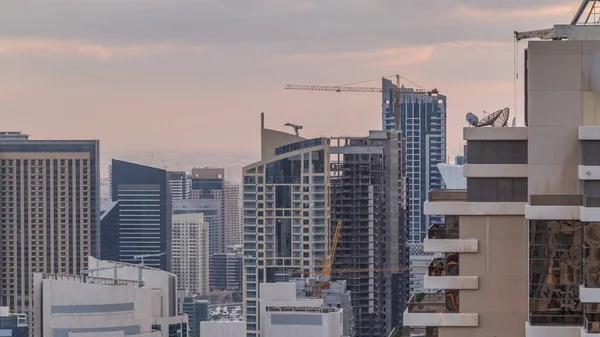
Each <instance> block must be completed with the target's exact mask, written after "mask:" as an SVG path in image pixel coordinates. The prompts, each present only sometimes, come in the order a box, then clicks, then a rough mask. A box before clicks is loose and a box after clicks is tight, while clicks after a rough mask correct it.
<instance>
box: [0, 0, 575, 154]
mask: <svg viewBox="0 0 600 337" xmlns="http://www.w3.org/2000/svg"><path fill="white" fill-rule="evenodd" d="M577 2H578V1H545V2H544V5H545V7H544V8H543V9H540V8H539V5H536V4H535V3H532V2H526V1H521V2H515V1H494V2H492V1H467V0H463V1H458V0H456V1H450V2H445V3H444V6H438V5H439V1H438V2H436V1H433V2H426V3H412V2H411V3H408V2H407V3H404V4H403V2H397V1H394V2H392V1H386V0H381V1H369V2H363V1H358V0H356V1H347V2H345V5H344V6H343V7H340V6H336V5H335V4H327V3H323V2H316V1H295V2H293V3H290V2H283V1H253V2H251V3H249V2H244V3H239V1H228V2H219V3H215V2H212V1H197V2H191V1H178V2H167V1H144V2H139V1H129V2H124V3H119V4H118V5H117V3H116V2H95V1H86V2H70V1H55V2H51V3H49V4H42V3H40V4H36V5H35V6H34V7H35V8H32V7H30V6H28V5H23V4H20V3H19V2H5V3H2V4H1V5H0V31H2V32H3V33H2V34H0V59H1V60H2V63H1V65H0V71H1V72H2V73H3V75H4V76H3V78H2V79H0V88H1V89H2V90H1V93H0V98H1V99H0V109H2V110H3V111H10V112H11V113H13V114H14V118H11V119H9V120H7V121H6V123H5V126H4V127H5V128H6V129H13V130H22V131H24V132H26V133H29V134H33V135H35V136H36V138H37V139H73V138H77V139H90V138H91V139H100V140H101V142H102V144H103V145H102V149H101V151H102V156H103V157H104V158H105V157H106V156H107V154H111V153H114V152H118V151H119V149H120V148H122V146H123V144H127V145H128V147H130V148H131V149H132V150H133V151H137V152H140V151H142V152H144V153H148V155H149V156H150V154H151V153H152V152H160V153H167V152H171V151H172V150H173V149H178V150H180V151H190V150H193V151H198V152H199V153H206V152H208V151H209V148H210V149H212V150H214V151H215V152H218V151H221V152H231V153H234V152H239V153H241V154H240V155H239V156H244V155H246V154H249V155H253V156H254V157H257V156H258V152H257V151H256V150H255V149H256V148H257V145H258V143H259V139H258V137H257V136H256V132H255V130H257V129H258V128H259V125H258V123H257V118H256V117H257V116H258V115H259V113H260V112H261V111H264V112H267V113H268V114H269V115H270V116H272V117H271V120H272V124H273V125H274V127H276V126H277V125H281V127H280V128H281V129H283V124H284V123H286V122H293V123H297V124H302V125H304V126H305V128H304V129H303V130H302V135H303V136H304V137H306V138H315V137H318V136H320V135H324V134H327V135H343V134H353V135H360V134H361V133H364V130H368V129H377V128H378V126H379V122H380V115H379V113H378V111H379V108H380V104H379V97H378V95H376V94H357V93H344V94H335V93H326V92H325V93H315V92H300V91H286V90H284V89H283V87H284V85H285V84H286V83H298V84H304V83H306V84H343V83H348V82H355V81H361V80H367V79H374V78H379V77H381V76H387V75H390V74H391V73H400V74H401V75H403V76H405V77H407V78H409V79H411V80H413V81H415V82H416V83H418V84H420V85H421V86H423V87H426V88H434V87H437V88H439V89H440V91H441V92H442V93H443V94H445V95H447V96H448V97H452V101H451V102H449V108H448V118H449V125H448V129H449V130H457V129H459V127H462V126H464V124H465V123H464V115H465V114H466V113H467V112H469V111H472V112H474V113H476V114H482V112H483V111H484V110H485V111H493V110H495V109H499V108H502V107H504V106H509V107H511V108H512V107H513V106H514V80H513V78H514V71H513V69H514V68H513V67H514V64H513V61H512V60H511V59H512V58H513V57H512V54H513V51H514V50H513V47H514V45H513V37H512V36H511V33H510V32H512V31H513V30H515V29H519V30H527V29H534V28H538V27H545V26H550V25H551V24H553V23H557V22H568V21H569V19H570V17H571V15H572V13H573V12H574V10H575V8H576V7H577ZM367 3H368V5H366V4H367ZM234 8H235V9H236V10H232V9H234ZM19 13H23V14H24V15H19ZM25 13H27V15H25ZM32 13H36V14H35V17H34V20H31V19H32V17H31V15H33V14H32ZM332 13H335V15H332ZM334 17H335V18H334ZM308 21H310V22H311V26H310V27H307V26H306V25H305V22H308ZM432 21H433V22H436V27H433V26H431V22H432ZM32 22H35V24H32ZM80 22H86V25H79V23H80ZM109 22H110V26H107V25H108V23H109ZM222 22H228V24H227V27H222V24H221V23H222ZM282 22H289V23H290V24H289V25H282V24H281V23H282ZM374 22H377V23H381V24H372V23H374ZM363 26H368V27H369V29H364V28H361V27H363ZM278 27H279V28H278ZM439 27H441V28H443V29H439ZM224 28H227V29H224ZM407 30H410V31H418V32H419V33H418V34H389V32H390V31H398V32H403V31H407ZM323 32H326V33H327V34H323ZM520 47H523V44H521V46H520ZM238 55H244V57H241V58H240V57H238ZM521 56H522V54H521ZM521 61H522V58H521V59H519V63H522V62H521ZM125 70H126V71H125ZM350 71H352V73H350ZM232 83H235V85H234V87H238V88H239V90H238V91H236V92H235V95H232V94H231V92H232V91H231V87H232ZM365 85H369V86H374V87H377V86H379V81H378V80H377V81H374V82H371V83H366V84H365ZM475 91H477V92H482V93H484V94H478V95H473V92H475ZM522 96H523V95H522V90H518V97H517V100H518V103H519V104H518V106H520V103H521V102H522ZM224 102H226V103H224ZM237 111H243V113H238V112H237ZM332 111H343V114H345V115H347V116H348V117H349V118H346V119H345V120H346V121H345V122H344V123H339V117H340V116H341V114H342V113H339V112H335V113H334V112H332ZM512 113H515V116H517V119H518V121H519V122H520V123H521V121H522V109H521V108H519V109H517V110H516V111H515V110H514V109H513V111H512ZM124 116H125V117H126V118H123V117H124ZM30 120H37V121H38V123H35V124H31V123H28V121H30ZM59 120H69V121H70V123H68V125H70V126H75V125H77V127H69V128H66V129H63V128H60V127H52V126H58V124H56V122H57V121H59ZM177 120H181V121H183V120H185V121H186V122H184V123H171V124H172V125H177V128H175V127H173V128H172V129H171V128H165V125H167V126H168V125H169V122H171V121H177ZM115 121H119V123H115ZM140 121H143V125H144V127H139V126H140ZM208 121H210V123H207V122H208ZM213 125H221V126H223V127H224V126H227V128H228V130H229V131H228V132H229V134H235V135H237V136H239V137H241V138H243V139H245V140H246V141H245V142H242V143H236V142H233V138H234V137H231V136H229V137H226V138H223V137H222V133H221V128H220V127H213ZM48 126H50V127H48ZM365 135H366V134H365ZM460 137H461V135H460V133H459V132H457V131H452V132H449V134H448V156H451V157H454V156H455V155H456V154H459V153H460V150H461V148H462V145H463V142H462V140H461V139H460ZM214 139H219V140H220V141H217V142H215V141H212V140H214ZM236 156H238V155H237V154H236ZM124 159H126V160H133V159H131V158H124ZM241 161H243V162H247V160H245V159H242V160H241Z"/></svg>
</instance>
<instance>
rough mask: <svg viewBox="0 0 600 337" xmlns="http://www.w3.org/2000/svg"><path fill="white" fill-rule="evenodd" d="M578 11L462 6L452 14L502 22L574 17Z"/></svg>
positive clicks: (556, 7)
mask: <svg viewBox="0 0 600 337" xmlns="http://www.w3.org/2000/svg"><path fill="white" fill-rule="evenodd" d="M576 11H577V6H575V5H554V6H545V7H543V6H539V7H531V8H515V9H502V8H494V9H491V8H480V7H473V6H467V5H461V6H457V7H456V8H455V9H454V10H453V11H452V12H451V13H452V14H454V15H456V16H461V17H468V18H472V19H485V20H502V19H517V18H519V19H523V18H540V17H562V16H565V15H567V16H568V15H572V14H573V13H575V12H576Z"/></svg>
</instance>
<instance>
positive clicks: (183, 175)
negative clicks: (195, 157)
mask: <svg viewBox="0 0 600 337" xmlns="http://www.w3.org/2000/svg"><path fill="white" fill-rule="evenodd" d="M168 175H169V188H170V189H171V199H172V200H181V199H189V198H190V197H191V192H192V179H191V178H190V176H189V175H188V173H187V172H185V171H169V172H168Z"/></svg>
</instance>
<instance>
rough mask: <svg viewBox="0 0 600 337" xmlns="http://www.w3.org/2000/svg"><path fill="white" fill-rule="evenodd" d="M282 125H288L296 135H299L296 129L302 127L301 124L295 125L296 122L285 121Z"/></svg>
mask: <svg viewBox="0 0 600 337" xmlns="http://www.w3.org/2000/svg"><path fill="white" fill-rule="evenodd" d="M283 126H289V127H291V128H293V129H294V132H295V133H296V136H300V133H299V132H298V131H299V130H301V129H303V127H302V125H297V124H293V123H285V124H284V125H283Z"/></svg>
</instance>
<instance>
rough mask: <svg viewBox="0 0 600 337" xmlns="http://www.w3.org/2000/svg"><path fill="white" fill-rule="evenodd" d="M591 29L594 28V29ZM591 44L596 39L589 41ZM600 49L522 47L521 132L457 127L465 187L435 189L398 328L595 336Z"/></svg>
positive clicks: (447, 334) (544, 44) (452, 335)
mask: <svg viewBox="0 0 600 337" xmlns="http://www.w3.org/2000/svg"><path fill="white" fill-rule="evenodd" d="M590 29H592V30H594V31H596V32H597V31H598V27H597V26H591V27H590ZM596 36H597V35H596ZM598 51H600V42H599V41H581V40H579V41H577V40H568V41H535V42H529V44H528V49H527V54H526V55H527V63H526V69H527V71H526V73H527V79H526V83H527V87H526V88H527V93H526V96H527V99H526V101H527V106H526V123H527V127H512V128H465V129H464V138H465V140H466V141H467V147H468V153H469V161H468V164H466V165H465V167H464V175H465V177H466V178H467V189H466V190H463V191H451V190H447V191H432V192H431V193H430V196H429V201H428V202H427V203H426V204H425V211H426V212H427V213H431V214H444V215H446V223H445V224H444V225H438V224H433V225H432V227H430V228H429V233H428V238H427V239H426V240H425V243H424V247H425V249H426V250H428V251H432V252H444V253H445V257H444V258H441V259H437V260H434V261H432V263H431V264H430V267H429V271H428V275H427V276H426V279H425V286H426V287H428V288H435V289H445V291H444V293H443V294H415V295H414V296H413V297H412V298H411V301H410V302H409V305H408V309H407V311H406V312H405V314H404V320H405V325H410V326H426V327H429V328H428V333H431V334H432V335H433V334H434V333H435V334H436V336H440V337H458V336H504V335H505V336H517V337H519V336H526V337H558V336H560V337H591V336H597V335H598V334H600V318H599V317H600V306H599V303H600V292H599V291H598V289H600V285H599V283H598V282H597V266H598V259H597V257H596V255H597V254H596V251H597V250H598V248H597V247H599V246H600V245H599V244H598V240H597V239H596V236H597V234H596V233H597V232H598V224H599V223H600V212H599V210H600V208H599V207H598V206H600V202H599V201H598V200H599V199H598V198H599V197H600V189H599V188H598V186H600V185H599V184H598V181H599V180H600V170H599V169H598V166H599V165H600V151H599V150H598V149H600V126H599V125H600V109H599V107H600V98H599V97H598V94H597V92H596V91H595V90H594V80H593V74H594V71H595V69H596V68H594V67H595V65H594V62H593V60H594V59H595V56H594V55H597V53H598Z"/></svg>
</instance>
